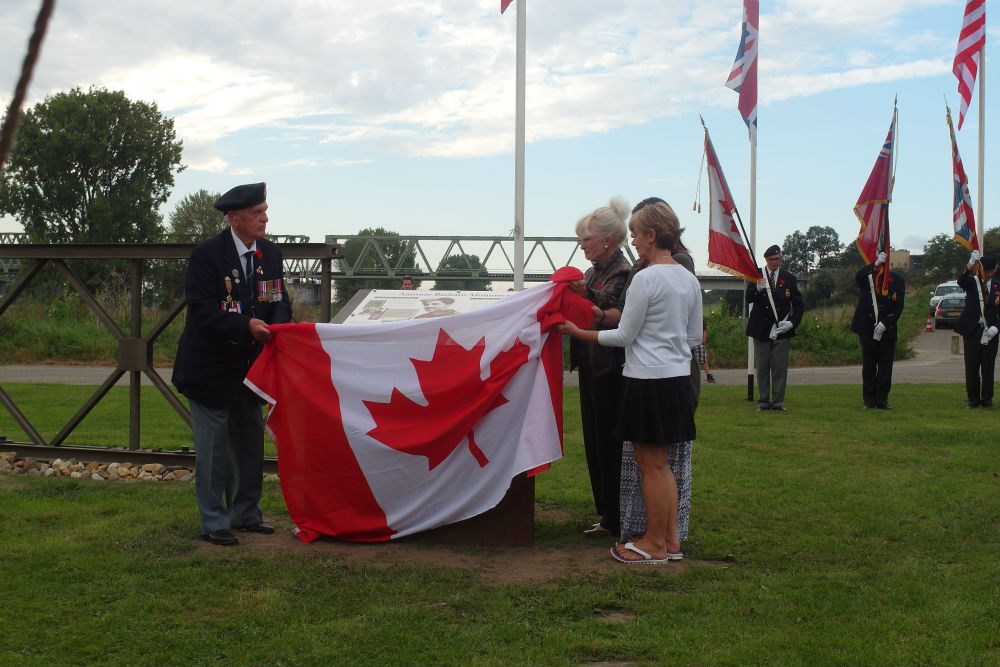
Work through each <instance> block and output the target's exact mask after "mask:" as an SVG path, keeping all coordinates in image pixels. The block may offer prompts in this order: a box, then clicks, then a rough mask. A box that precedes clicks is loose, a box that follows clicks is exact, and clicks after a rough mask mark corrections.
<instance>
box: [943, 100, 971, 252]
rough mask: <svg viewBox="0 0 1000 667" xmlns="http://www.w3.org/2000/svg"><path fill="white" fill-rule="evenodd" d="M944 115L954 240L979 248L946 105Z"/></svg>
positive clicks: (969, 199)
mask: <svg viewBox="0 0 1000 667" xmlns="http://www.w3.org/2000/svg"><path fill="white" fill-rule="evenodd" d="M945 115H946V117H947V118H948V132H949V133H950V134H951V171H952V183H953V193H954V196H953V197H952V220H953V223H954V226H955V240H956V241H958V242H959V243H961V244H962V245H964V246H965V247H966V248H968V249H969V250H979V237H978V236H976V219H975V214H974V213H973V212H972V196H971V195H970V194H969V179H968V177H967V176H966V175H965V167H964V166H962V156H961V155H959V154H958V143H956V142H955V128H954V127H953V126H952V124H951V110H950V109H949V108H948V106H947V105H945Z"/></svg>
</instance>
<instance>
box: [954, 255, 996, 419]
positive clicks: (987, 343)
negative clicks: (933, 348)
mask: <svg viewBox="0 0 1000 667" xmlns="http://www.w3.org/2000/svg"><path fill="white" fill-rule="evenodd" d="M976 262H979V265H980V267H982V274H983V275H982V278H980V277H979V276H978V275H976V272H975V271H974V270H973V269H974V268H975V266H976ZM996 268H997V262H996V260H995V259H993V258H992V257H983V258H982V259H980V258H979V251H978V250H973V251H972V256H971V257H970V258H969V264H968V265H967V266H966V267H965V269H963V270H962V273H961V274H959V276H958V286H959V287H961V288H962V289H963V290H965V308H964V309H963V310H962V314H961V315H960V316H959V317H958V322H957V323H956V324H955V333H957V334H961V336H962V340H963V343H964V349H965V393H966V395H967V396H968V399H969V403H968V404H967V405H966V407H967V408H978V407H980V406H982V407H984V408H992V407H993V367H994V365H995V363H996V360H997V327H1000V315H998V311H1000V285H997V281H996V280H993V278H994V274H995V273H996Z"/></svg>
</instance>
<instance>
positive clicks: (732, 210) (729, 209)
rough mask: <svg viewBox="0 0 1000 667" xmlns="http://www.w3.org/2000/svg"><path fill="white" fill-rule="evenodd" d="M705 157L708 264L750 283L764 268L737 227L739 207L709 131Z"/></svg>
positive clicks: (758, 277)
mask: <svg viewBox="0 0 1000 667" xmlns="http://www.w3.org/2000/svg"><path fill="white" fill-rule="evenodd" d="M705 158H706V162H707V164H708V167H707V169H708V198H709V200H710V203H711V208H710V209H709V213H708V265H709V266H712V267H715V268H717V269H719V270H720V271H725V272H726V273H728V274H731V275H734V276H739V277H740V278H743V280H747V281H749V282H757V281H758V280H759V279H760V275H761V274H760V269H759V268H758V267H757V264H756V263H755V262H754V261H753V258H752V257H751V256H750V251H749V250H748V249H747V246H746V245H745V244H744V243H743V235H742V234H741V233H740V229H739V227H738V226H737V225H736V219H735V218H734V216H735V215H736V214H737V213H736V204H735V203H734V202H733V195H732V193H731V192H730V190H729V185H728V184H727V183H726V176H725V174H723V173H722V167H721V166H720V165H719V157H718V156H717V155H716V154H715V147H714V146H713V145H712V140H711V138H709V136H708V129H707V128H706V129H705Z"/></svg>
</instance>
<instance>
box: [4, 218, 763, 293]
mask: <svg viewBox="0 0 1000 667" xmlns="http://www.w3.org/2000/svg"><path fill="white" fill-rule="evenodd" d="M268 238H269V239H271V240H272V241H274V242H275V243H278V244H280V245H282V246H285V247H288V246H292V245H297V244H308V243H309V242H310V241H309V237H308V236H303V235H294V234H288V235H280V234H279V235H269V236H268ZM324 242H325V243H327V244H337V245H339V246H340V247H344V246H345V245H346V244H348V243H351V245H352V246H356V245H357V244H359V243H360V244H361V249H360V251H359V252H358V253H357V255H356V256H355V257H353V258H343V257H341V258H337V259H334V260H333V262H332V264H331V265H330V267H329V276H330V277H331V278H333V279H335V280H343V281H351V280H358V281H361V280H370V279H376V278H384V279H395V280H398V279H400V278H402V276H405V275H409V276H412V277H413V278H414V280H416V281H418V282H419V281H424V285H425V286H429V285H427V282H426V281H435V282H436V283H438V284H439V285H441V286H442V287H446V286H447V283H448V282H449V281H461V280H484V281H492V282H494V283H513V281H514V263H513V257H514V240H513V239H512V238H510V237H502V236H357V235H344V236H336V235H327V236H326V237H325V239H324ZM27 243H29V240H28V235H27V234H24V233H19V232H0V248H3V247H7V246H9V245H18V244H27ZM622 250H623V252H625V254H626V256H627V257H628V259H629V260H630V261H634V260H635V256H634V254H633V251H632V247H631V246H628V245H626V246H624V247H623V249H622ZM353 254H354V253H352V255H353ZM292 255H293V253H289V252H286V253H285V274H286V278H288V279H290V280H291V281H293V282H294V283H297V284H310V283H311V284H316V285H318V284H320V283H321V282H322V272H323V262H322V260H319V259H310V258H301V257H299V258H296V257H293V256H292ZM453 257H458V258H461V259H459V260H451V261H449V262H448V264H447V265H446V264H445V262H446V260H449V259H450V258H453ZM589 265H590V263H589V262H588V261H587V260H586V258H584V256H583V252H582V251H581V250H580V244H579V239H578V238H577V237H575V236H534V237H526V238H525V239H524V281H525V282H526V283H537V282H545V281H547V280H548V279H549V276H551V275H552V273H553V272H554V271H556V269H559V268H561V267H563V266H576V267H577V268H579V269H581V270H585V269H586V268H587V267H588V266H589ZM20 267H21V260H20V259H18V258H16V257H10V256H5V255H4V253H3V252H2V251H0V294H3V293H4V292H5V291H6V288H7V287H8V286H9V285H11V284H12V283H13V282H14V280H15V279H16V278H17V274H18V271H19V270H20ZM696 275H697V276H698V279H699V281H700V282H701V285H702V288H703V289H706V290H710V289H737V290H738V289H743V285H744V283H743V281H742V280H740V279H738V278H734V277H732V276H729V275H727V274H725V273H722V272H719V271H705V272H698V273H697V274H696Z"/></svg>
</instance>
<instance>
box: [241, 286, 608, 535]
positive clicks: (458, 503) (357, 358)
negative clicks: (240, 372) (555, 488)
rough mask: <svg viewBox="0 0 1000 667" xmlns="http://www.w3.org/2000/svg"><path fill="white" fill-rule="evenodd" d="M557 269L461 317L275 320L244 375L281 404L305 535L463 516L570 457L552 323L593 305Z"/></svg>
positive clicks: (281, 438)
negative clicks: (565, 452)
mask: <svg viewBox="0 0 1000 667" xmlns="http://www.w3.org/2000/svg"><path fill="white" fill-rule="evenodd" d="M560 272H563V275H562V276H561V277H560V278H559V282H558V283H556V282H549V283H546V284H545V285H539V286H536V287H532V288H530V289H527V290H524V291H522V292H519V293H516V294H513V295H511V296H508V297H506V298H504V299H502V300H500V301H499V302H497V303H496V304H493V305H490V306H485V307H483V308H480V309H477V310H475V311H472V312H469V313H463V314H459V315H453V316H450V317H441V318H428V319H421V320H411V321H403V322H387V323H381V324H371V325H367V324H366V325H350V326H348V325H338V324H282V325H274V326H272V327H270V328H271V329H272V330H273V331H274V332H275V335H274V338H273V339H272V340H271V342H269V343H267V344H266V345H265V346H264V349H263V351H262V353H261V355H260V357H259V358H258V360H257V361H256V362H255V363H254V365H253V367H252V368H251V369H250V372H249V373H248V375H247V378H246V384H247V386H249V387H250V388H251V389H252V390H253V391H255V392H256V393H257V394H258V395H259V396H261V398H263V399H264V400H265V401H267V402H268V403H270V404H271V405H270V409H269V414H268V418H267V429H268V432H269V433H270V434H271V437H272V438H273V439H274V441H275V444H276V445H277V448H278V465H279V470H280V474H281V488H282V492H283V493H284V497H285V502H286V504H287V506H288V512H289V515H290V516H291V518H292V521H294V522H295V525H296V528H297V535H298V537H299V539H301V540H302V541H304V542H311V541H312V540H314V539H316V538H317V537H319V536H320V535H329V536H332V537H337V538H340V539H345V540H351V541H356V542H378V541H385V540H390V539H394V538H397V537H402V536H404V535H409V534H412V533H416V532H420V531H424V530H429V529H432V528H436V527H439V526H444V525H447V524H451V523H455V522H457V521H461V520H463V519H467V518H470V517H473V516H476V515H478V514H481V513H483V512H485V511H487V510H489V509H491V508H493V507H495V506H496V505H497V504H498V503H499V502H500V500H501V499H502V498H503V496H504V494H505V493H506V492H507V490H508V488H509V487H510V482H511V480H512V479H513V478H514V477H515V476H517V475H519V474H521V473H523V472H528V473H529V474H533V472H540V469H544V467H547V465H548V464H549V463H550V462H551V461H554V460H556V459H559V458H560V457H561V456H562V336H561V335H559V334H558V333H549V331H550V329H551V327H553V326H555V324H558V323H559V322H561V321H564V320H565V319H570V320H571V321H574V322H576V323H577V324H579V325H580V326H588V327H589V326H590V325H591V323H592V322H593V315H592V310H591V306H590V303H589V302H588V301H586V300H585V299H583V298H581V297H579V296H577V295H576V294H574V293H573V292H571V291H569V290H568V282H566V281H568V280H572V279H575V277H576V276H578V277H579V278H582V277H583V274H582V273H581V272H580V271H579V270H577V269H569V268H568V269H560V271H559V272H557V274H556V276H559V274H560ZM567 272H568V273H569V275H567ZM556 276H553V279H556Z"/></svg>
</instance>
